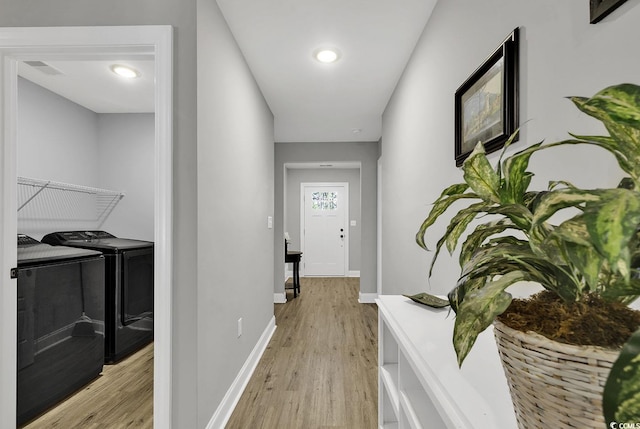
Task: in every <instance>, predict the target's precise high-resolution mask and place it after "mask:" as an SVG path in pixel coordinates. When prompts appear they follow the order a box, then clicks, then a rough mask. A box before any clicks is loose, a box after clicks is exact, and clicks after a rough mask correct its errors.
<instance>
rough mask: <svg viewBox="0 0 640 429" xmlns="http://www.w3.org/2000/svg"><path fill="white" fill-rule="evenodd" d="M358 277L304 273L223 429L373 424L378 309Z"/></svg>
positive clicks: (359, 428)
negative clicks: (362, 298)
mask: <svg viewBox="0 0 640 429" xmlns="http://www.w3.org/2000/svg"><path fill="white" fill-rule="evenodd" d="M358 291H359V279H357V278H303V279H301V295H299V296H298V297H297V298H295V299H294V298H293V293H292V292H288V293H287V295H288V299H289V301H288V302H287V303H286V304H276V305H275V314H276V324H277V326H278V328H277V329H276V332H275V334H274V336H273V338H272V339H271V342H270V343H269V346H268V347H267V350H266V351H265V353H264V355H263V357H262V359H261V361H260V363H259V364H258V367H257V368H256V371H255V372H254V374H253V377H252V378H251V380H250V382H249V384H248V385H247V388H246V389H245V392H244V394H243V395H242V398H241V399H240V401H239V403H238V405H237V406H236V409H235V411H234V413H233V415H232V416H231V419H230V420H229V423H228V424H227V426H226V428H227V429H248V428H251V429H261V428H262V429H272V428H273V429H276V428H277V429H288V428H290V429H316V428H317V429H321V428H323V429H324V428H345V429H369V428H376V427H377V419H378V414H377V401H378V399H377V396H378V383H377V379H378V378H377V377H378V375H377V356H378V355H377V353H378V352H377V347H378V346H377V333H378V331H377V324H378V319H377V308H376V306H375V304H359V303H358Z"/></svg>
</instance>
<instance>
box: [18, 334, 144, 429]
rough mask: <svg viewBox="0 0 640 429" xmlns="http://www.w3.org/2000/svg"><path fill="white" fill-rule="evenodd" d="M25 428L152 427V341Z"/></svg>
mask: <svg viewBox="0 0 640 429" xmlns="http://www.w3.org/2000/svg"><path fill="white" fill-rule="evenodd" d="M23 428H25V429H45V428H46V429H53V428H60V429H71V428H78V429H103V428H104V429H125V428H131V429H133V428H135V429H146V428H149V429H151V428H153V343H152V344H149V345H148V346H146V347H145V348H143V349H142V350H140V351H138V352H136V353H135V354H133V355H131V356H129V357H127V358H126V359H124V360H122V361H120V362H119V363H118V364H116V365H105V366H104V369H103V371H102V375H101V376H100V377H98V378H97V379H96V380H94V381H93V382H92V383H91V384H89V385H87V386H86V387H85V388H84V389H82V390H80V391H79V392H78V393H76V394H74V395H73V396H70V397H69V398H67V399H66V400H65V401H64V402H62V403H61V404H59V405H57V406H56V407H55V408H53V409H51V410H50V411H48V412H47V413H45V414H43V415H41V416H40V417H38V418H37V419H35V420H32V421H31V422H30V423H28V424H27V425H26V426H23Z"/></svg>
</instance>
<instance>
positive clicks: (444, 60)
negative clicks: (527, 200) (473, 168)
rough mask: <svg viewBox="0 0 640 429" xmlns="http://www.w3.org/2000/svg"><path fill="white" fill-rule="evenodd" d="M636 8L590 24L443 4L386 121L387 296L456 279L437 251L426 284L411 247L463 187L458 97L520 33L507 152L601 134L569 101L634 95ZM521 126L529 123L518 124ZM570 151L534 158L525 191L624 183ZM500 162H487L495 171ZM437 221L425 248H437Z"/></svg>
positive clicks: (564, 11)
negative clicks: (517, 120)
mask: <svg viewBox="0 0 640 429" xmlns="http://www.w3.org/2000/svg"><path fill="white" fill-rule="evenodd" d="M638 22H640V5H638V3H637V2H627V3H626V4H624V5H623V6H622V7H621V8H620V9H618V10H617V11H616V12H614V13H613V14H612V15H611V16H610V17H608V18H606V19H605V20H604V21H602V22H601V23H599V24H595V25H591V24H589V2H587V1H571V2H558V1H555V0H540V1H536V2H530V1H525V0H485V1H482V2H477V1H473V0H440V1H439V2H438V4H437V5H436V8H435V9H434V12H433V15H432V17H431V19H430V21H429V22H428V24H427V26H426V28H425V31H424V33H423V35H422V37H421V39H420V41H419V42H418V44H417V46H416V49H415V51H414V53H413V56H412V59H411V61H410V62H409V64H408V66H407V68H406V70H405V72H404V74H403V77H402V78H401V80H400V82H399V84H398V86H397V88H396V90H395V92H394V95H393V96H392V98H391V100H390V102H389V104H388V106H387V108H386V110H385V112H384V115H383V137H382V145H383V149H382V151H383V153H384V157H383V170H382V177H383V184H382V195H383V202H382V210H383V214H382V240H383V243H384V247H383V250H382V252H383V255H382V261H383V262H382V264H383V293H386V294H397V293H417V292H420V291H432V292H435V293H446V292H448V291H449V290H450V289H451V288H452V287H453V286H454V285H455V282H456V280H457V277H458V275H459V273H460V268H459V266H458V264H457V255H456V256H454V257H449V256H448V255H447V252H446V251H445V250H443V252H442V254H441V255H440V257H439V259H438V263H437V265H436V267H435V270H434V275H433V277H432V279H431V281H430V282H429V281H428V280H427V274H428V267H429V264H430V263H431V258H432V255H433V254H432V253H426V252H424V251H423V250H421V249H420V248H419V247H418V246H417V245H416V244H415V241H414V237H415V233H416V231H417V230H418V227H419V226H420V223H421V222H422V220H423V219H424V217H425V216H426V215H427V213H428V211H429V209H430V207H431V206H430V204H431V203H432V202H433V201H434V200H435V199H436V198H437V197H438V195H439V194H440V192H441V191H442V189H444V187H445V186H447V185H449V184H451V183H459V182H462V176H461V172H460V170H458V169H457V168H456V167H455V163H454V150H453V142H454V123H453V112H454V105H453V98H454V93H455V91H456V89H457V87H458V86H459V85H460V84H461V83H462V82H464V80H465V79H466V78H467V77H468V76H469V75H470V74H471V73H472V72H473V71H474V70H475V69H476V67H478V66H479V65H480V64H481V63H482V62H483V61H484V59H485V58H486V57H487V56H488V55H489V54H490V53H491V52H492V51H493V50H494V49H495V48H496V47H497V46H498V45H499V44H500V43H501V42H502V40H503V39H504V38H505V37H506V36H507V35H508V34H509V33H510V32H511V31H512V30H513V29H514V28H515V27H520V28H521V45H520V46H521V57H520V58H521V61H520V67H521V82H520V117H521V122H522V123H524V125H523V128H522V133H521V138H520V142H519V143H517V144H515V145H514V146H513V147H512V151H515V150H520V149H522V148H524V147H526V146H527V145H530V144H533V143H536V142H538V141H540V140H542V139H545V140H547V141H554V140H558V139H562V138H565V137H567V134H566V132H567V131H573V132H578V133H584V134H588V133H600V132H602V131H603V130H602V129H601V126H600V124H599V123H597V121H595V120H592V119H590V118H588V117H587V116H586V115H584V114H581V113H580V112H578V110H577V109H576V108H575V107H573V105H572V104H571V102H570V101H568V100H566V99H565V98H564V97H565V96H571V95H581V96H590V95H593V94H595V93H596V92H597V91H599V90H600V89H602V88H604V87H606V86H608V85H612V84H616V83H621V82H625V81H628V82H633V83H640V77H639V76H640V75H639V74H638V70H639V69H640V57H639V56H638V55H635V54H633V53H634V52H636V51H637V41H638V40H640V26H638V25H637V23H638ZM525 121H528V122H526V123H525ZM602 154H603V152H601V151H598V149H596V148H587V147H573V148H568V149H564V148H563V149H560V150H555V151H553V152H548V153H546V154H542V155H536V156H535V157H534V158H533V159H532V161H531V164H530V169H531V171H534V172H535V173H536V177H535V178H534V181H533V186H535V187H537V188H543V187H546V183H547V181H548V180H550V179H567V180H570V181H573V182H574V183H575V184H576V185H578V186H598V185H600V186H612V185H615V184H617V182H618V180H619V178H620V177H621V174H620V173H619V171H618V170H617V168H616V167H615V163H614V162H613V160H612V158H611V157H610V156H609V155H602ZM497 157H498V154H497V153H496V154H492V155H491V156H490V159H492V160H493V161H494V162H495V161H496V160H497ZM448 219H450V217H446V218H445V219H442V222H438V223H437V224H436V227H435V228H434V229H433V231H431V232H430V234H429V235H428V237H427V242H428V244H430V245H431V247H434V246H435V244H436V242H437V240H438V238H439V237H440V236H441V234H442V233H443V232H444V228H445V227H446V221H448Z"/></svg>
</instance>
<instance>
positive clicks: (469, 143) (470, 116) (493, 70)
mask: <svg viewBox="0 0 640 429" xmlns="http://www.w3.org/2000/svg"><path fill="white" fill-rule="evenodd" d="M519 63H520V60H519V29H518V28H516V29H515V30H513V31H512V32H511V34H509V36H507V38H506V39H505V40H504V41H503V42H502V44H501V45H500V46H499V47H498V48H497V49H496V50H495V51H494V52H493V53H492V54H491V55H490V56H489V58H487V59H486V60H485V62H484V63H483V64H482V65H481V66H480V67H478V69H476V71H474V72H473V74H472V75H471V76H470V77H469V78H468V79H467V80H466V81H465V82H464V83H463V84H462V85H460V87H459V88H458V89H457V90H456V94H455V160H456V166H457V167H460V166H461V165H462V163H463V162H464V160H465V159H467V157H469V154H470V153H471V152H472V151H473V148H474V147H475V146H476V144H477V143H478V142H479V141H482V142H483V143H484V147H485V150H486V152H487V153H491V152H495V151H497V150H499V149H501V148H502V147H503V146H504V144H505V143H506V141H507V140H508V139H509V137H510V136H511V134H513V133H514V132H515V130H516V129H517V127H518V125H519V124H518V120H519V118H518V111H519V94H518V92H519V81H520V78H519V74H520V72H519ZM514 141H515V140H514Z"/></svg>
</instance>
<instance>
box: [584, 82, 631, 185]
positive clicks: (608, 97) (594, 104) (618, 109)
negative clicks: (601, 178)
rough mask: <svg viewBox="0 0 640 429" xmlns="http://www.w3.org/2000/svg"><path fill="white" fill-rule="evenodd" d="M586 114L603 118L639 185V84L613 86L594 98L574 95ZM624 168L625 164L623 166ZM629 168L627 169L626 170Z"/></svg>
mask: <svg viewBox="0 0 640 429" xmlns="http://www.w3.org/2000/svg"><path fill="white" fill-rule="evenodd" d="M571 100H572V101H573V103H574V104H575V105H576V106H577V107H578V108H579V109H580V110H581V111H583V112H584V113H586V114H588V115H590V116H592V117H594V118H596V119H598V120H600V121H602V123H603V124H604V125H605V127H606V128H607V131H609V134H611V136H612V137H613V138H614V139H615V140H616V141H617V146H618V147H617V151H618V152H619V153H621V154H622V155H623V156H624V157H626V158H627V159H628V160H629V163H628V164H627V165H628V166H631V167H634V166H635V168H633V169H632V171H627V172H628V173H629V174H630V175H631V176H632V178H633V179H634V181H635V182H636V184H638V183H639V179H640V176H639V173H640V162H638V161H639V160H640V87H639V86H637V85H633V84H620V85H615V86H610V87H608V88H605V89H603V90H602V91H600V92H598V93H597V94H596V95H594V96H593V97H591V98H589V99H587V98H584V97H572V98H571ZM621 167H622V165H621ZM625 171H626V170H625Z"/></svg>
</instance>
